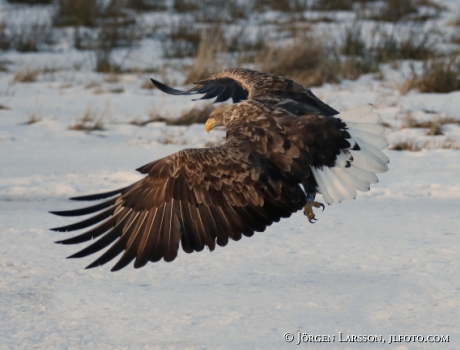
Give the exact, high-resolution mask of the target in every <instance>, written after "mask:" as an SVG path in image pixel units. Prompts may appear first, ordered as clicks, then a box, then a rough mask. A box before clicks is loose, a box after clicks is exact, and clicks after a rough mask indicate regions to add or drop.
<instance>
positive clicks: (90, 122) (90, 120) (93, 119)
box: [68, 105, 108, 133]
mask: <svg viewBox="0 0 460 350" xmlns="http://www.w3.org/2000/svg"><path fill="white" fill-rule="evenodd" d="M107 116H108V105H106V106H105V108H104V110H103V111H102V112H101V113H97V112H96V111H94V110H93V109H92V108H91V107H90V106H87V107H86V109H85V112H84V113H83V115H82V116H81V117H80V118H79V119H78V120H77V121H76V123H74V124H71V125H69V127H68V129H69V130H76V131H84V132H86V133H90V132H92V131H103V130H104V120H105V119H106V117H107Z"/></svg>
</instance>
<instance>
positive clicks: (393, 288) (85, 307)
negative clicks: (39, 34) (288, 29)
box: [0, 0, 460, 350]
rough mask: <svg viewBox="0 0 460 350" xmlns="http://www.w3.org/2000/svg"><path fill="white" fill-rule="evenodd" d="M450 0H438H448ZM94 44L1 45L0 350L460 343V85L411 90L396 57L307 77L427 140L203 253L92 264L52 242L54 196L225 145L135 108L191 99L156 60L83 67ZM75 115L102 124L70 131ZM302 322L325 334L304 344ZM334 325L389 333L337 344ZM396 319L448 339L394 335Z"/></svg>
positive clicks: (395, 135)
mask: <svg viewBox="0 0 460 350" xmlns="http://www.w3.org/2000/svg"><path fill="white" fill-rule="evenodd" d="M3 3H4V2H1V1H0V5H1V4H3ZM457 3H458V1H454V0H452V1H448V2H447V1H446V4H449V6H451V7H452V8H453V9H454V10H455V6H457ZM157 44H158V43H156V44H155V43H154V42H152V41H151V40H150V41H148V40H147V41H146V42H144V43H143V45H142V46H141V49H139V51H138V52H137V53H138V54H142V55H141V58H139V60H141V61H142V60H147V58H148V57H153V58H155V60H156V59H157V58H158V50H157V49H158V45H157ZM87 55H88V53H80V52H77V51H75V50H72V49H69V50H67V51H66V50H64V51H62V52H58V53H49V52H48V53H31V54H19V53H16V52H7V53H5V54H3V55H2V58H4V59H6V60H9V61H10V62H12V63H10V64H9V68H10V72H6V73H1V75H0V349H30V348H34V349H35V348H37V349H293V348H297V347H308V348H311V349H376V348H385V349H386V348H388V349H397V350H405V349H459V348H460V321H459V319H460V280H459V278H458V275H459V272H460V258H459V252H460V230H459V227H460V214H459V212H460V182H459V179H460V176H459V174H460V151H459V149H460V125H459V122H458V121H459V120H460V114H459V110H460V92H459V91H457V92H452V93H449V94H420V93H418V92H415V91H412V92H409V93H408V94H406V95H403V94H402V93H401V89H400V85H401V84H402V83H403V81H404V79H405V78H407V74H408V72H409V66H408V65H407V64H406V63H403V64H401V66H399V67H398V68H391V67H384V69H383V75H384V79H383V80H376V79H375V78H373V77H372V76H363V77H361V78H360V79H358V80H356V81H343V82H342V83H340V84H338V85H325V86H323V87H321V88H316V89H313V91H314V92H315V94H316V95H318V97H320V98H321V99H323V100H324V101H325V102H327V103H329V104H331V105H332V106H333V107H334V108H336V109H338V110H346V109H348V108H353V107H356V106H358V105H361V104H364V103H373V104H374V107H375V109H376V111H377V112H379V113H380V115H381V116H382V120H383V122H384V125H385V126H386V130H387V131H386V134H387V136H388V139H389V141H390V144H391V146H392V147H394V146H395V145H397V144H401V143H404V142H410V143H411V144H412V145H416V146H417V147H416V148H417V149H422V150H421V151H418V152H408V151H402V152H399V151H390V150H389V151H385V152H386V153H387V154H388V156H389V157H390V164H389V166H390V171H389V172H388V173H385V174H382V175H381V176H379V178H380V182H379V183H378V184H376V185H374V186H372V189H371V191H370V192H368V193H360V194H359V195H358V198H357V199H356V200H354V201H345V202H343V203H341V204H334V205H332V206H330V207H327V208H326V210H325V211H324V212H322V213H321V212H320V213H318V215H317V217H318V218H319V220H318V222H317V223H316V224H314V225H312V224H309V223H308V221H307V219H306V218H305V217H304V216H303V215H302V213H297V214H296V215H294V216H293V217H291V218H290V219H287V220H283V221H281V222H280V223H278V224H274V225H273V226H271V227H270V228H269V229H267V230H266V231H265V232H263V233H257V234H255V235H254V237H252V238H246V237H243V239H242V240H241V241H239V242H230V243H229V244H228V246H227V247H225V248H220V247H217V248H216V250H215V251H214V252H213V253H209V251H203V252H201V253H194V254H191V255H187V254H185V253H183V252H180V253H179V256H178V258H177V259H176V260H175V261H174V262H173V263H164V262H160V263H156V264H148V265H147V266H146V267H144V268H142V269H139V270H134V269H133V268H131V267H127V268H125V269H123V270H121V271H119V272H116V273H111V272H109V270H110V266H111V265H110V264H108V265H106V266H103V267H100V268H96V269H92V270H84V267H85V266H87V265H88V264H89V263H90V262H92V261H93V260H92V258H93V257H91V258H85V259H83V260H80V259H77V260H66V259H65V257H66V256H69V255H71V254H72V253H74V252H76V251H77V250H78V249H80V248H82V247H83V246H82V245H79V246H78V247H76V246H60V245H57V244H54V243H53V242H54V241H57V240H60V239H62V238H67V237H69V236H70V235H68V234H66V233H57V232H51V231H49V230H48V228H50V227H56V226H61V225H64V224H67V223H70V222H71V221H72V220H70V219H66V218H61V217H57V216H53V215H51V214H48V211H50V210H65V209H71V208H77V207H80V206H82V203H76V202H72V201H68V200H67V198H68V197H72V196H75V195H79V194H85V193H95V192H99V191H101V192H102V191H108V190H111V189H117V188H120V187H122V186H125V185H128V184H130V183H132V182H133V181H135V180H137V179H139V178H140V175H139V174H137V173H136V172H135V171H134V170H133V169H135V168H137V167H139V166H141V165H143V164H146V163H148V162H150V161H152V160H154V159H157V158H160V157H163V156H166V155H168V154H171V153H173V152H176V151H178V150H180V149H182V148H185V147H204V146H205V145H207V144H208V145H209V144H215V143H219V142H221V141H222V138H223V133H222V132H219V131H216V132H215V131H213V132H211V133H210V134H207V133H206V132H205V131H204V128H203V125H192V126H167V125H165V124H164V123H149V124H147V125H146V126H144V127H139V126H136V125H133V124H130V122H133V121H145V120H147V119H148V118H149V117H151V116H152V115H161V116H165V117H177V116H179V115H180V114H181V113H182V112H183V111H186V110H188V109H190V108H191V107H192V106H196V105H197V103H196V102H195V103H194V102H191V101H190V98H189V97H172V96H165V95H163V94H161V93H160V92H159V91H158V90H148V89H142V88H141V85H143V83H144V82H145V81H146V80H147V79H148V77H149V76H150V75H149V74H145V73H139V74H122V75H119V76H118V77H117V78H116V79H112V77H110V76H106V75H102V74H96V73H93V72H91V71H90V69H88V67H86V66H85V65H83V68H82V69H81V70H78V69H77V70H75V69H74V68H73V66H74V65H75V64H77V65H78V64H79V63H81V62H85V60H86V59H87ZM51 66H55V67H59V69H58V70H57V71H52V72H42V73H40V74H39V76H38V79H37V81H36V82H33V83H17V82H14V81H13V80H14V77H13V76H14V72H15V71H18V70H21V69H24V67H39V68H40V69H43V68H46V67H48V68H49V67H51ZM151 76H152V77H154V78H157V79H160V80H161V76H159V74H151ZM177 76H178V77H179V79H178V81H181V79H183V76H182V75H181V74H180V73H178V74H177ZM176 78H177V77H176V76H175V77H173V79H176ZM202 105H203V104H202ZM85 113H87V114H88V115H90V116H91V117H92V118H93V121H92V122H96V121H98V122H100V125H101V126H102V129H103V130H94V131H92V132H91V133H85V132H82V131H75V130H70V129H69V126H70V127H72V126H73V125H75V124H77V123H79V122H81V120H82V116H83V115H85ZM435 118H446V119H447V118H450V119H449V120H450V122H449V123H445V124H442V125H440V128H441V131H442V134H443V135H437V136H427V135H426V134H427V131H428V129H426V128H423V127H422V128H421V127H407V126H408V125H407V123H408V122H411V121H412V122H414V121H415V122H417V123H419V124H420V123H423V122H424V121H427V120H433V119H435ZM92 122H90V124H91V123H92ZM319 199H320V200H321V196H319ZM83 205H84V204H83ZM286 332H291V333H293V334H294V336H295V339H294V341H293V342H292V343H287V342H285V340H284V339H283V335H284V334H285V333H286ZM298 332H305V333H308V334H310V335H331V336H335V342H333V343H308V344H306V343H302V344H300V345H299V346H296V343H297V342H298V339H297V333H298ZM339 332H342V333H343V335H342V337H343V338H346V336H347V335H376V336H380V335H381V336H383V339H385V341H386V342H385V344H381V343H375V344H374V343H369V342H368V343H365V344H358V343H348V342H339ZM390 335H422V336H425V337H426V336H428V335H447V336H449V342H448V343H419V342H415V343H414V342H411V343H406V342H399V343H393V344H389V342H390V337H389V336H390Z"/></svg>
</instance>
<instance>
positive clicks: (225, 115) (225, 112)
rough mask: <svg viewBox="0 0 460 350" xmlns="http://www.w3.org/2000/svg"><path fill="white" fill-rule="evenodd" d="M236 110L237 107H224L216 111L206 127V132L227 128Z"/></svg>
mask: <svg viewBox="0 0 460 350" xmlns="http://www.w3.org/2000/svg"><path fill="white" fill-rule="evenodd" d="M235 108H236V105H222V106H219V107H217V108H216V109H214V110H213V111H212V112H211V115H210V116H209V118H208V120H207V121H206V124H205V125H204V128H205V129H206V131H207V132H209V131H211V130H212V129H214V128H215V127H216V126H226V125H227V124H228V123H229V122H230V120H231V117H232V112H233V110H234V109H235Z"/></svg>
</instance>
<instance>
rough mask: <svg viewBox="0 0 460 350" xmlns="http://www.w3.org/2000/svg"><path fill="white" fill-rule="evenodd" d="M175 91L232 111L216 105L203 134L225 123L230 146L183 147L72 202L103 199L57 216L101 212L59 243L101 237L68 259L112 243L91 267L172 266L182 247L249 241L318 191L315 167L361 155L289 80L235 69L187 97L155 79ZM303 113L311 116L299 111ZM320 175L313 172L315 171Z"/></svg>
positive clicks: (327, 110)
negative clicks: (121, 183) (120, 182)
mask: <svg viewBox="0 0 460 350" xmlns="http://www.w3.org/2000/svg"><path fill="white" fill-rule="evenodd" d="M154 83H155V85H157V86H158V87H159V88H160V89H161V90H163V91H165V92H168V93H172V94H192V93H204V94H205V97H206V96H207V97H217V100H218V101H223V100H226V99H228V98H231V97H232V98H233V100H234V101H235V102H239V101H241V100H243V101H242V102H239V103H238V104H234V105H224V106H220V107H218V108H216V109H215V110H214V111H213V113H212V114H211V117H210V119H209V120H208V122H207V123H206V126H207V128H208V129H211V128H212V127H215V126H224V127H225V129H226V130H227V136H226V139H227V142H226V143H225V144H223V145H221V146H216V147H211V148H203V149H185V150H182V151H180V152H177V153H175V154H172V155H170V156H168V157H165V158H162V159H159V160H156V161H154V162H152V163H149V164H147V165H145V166H143V167H141V168H139V169H138V170H139V171H140V172H141V173H143V174H146V177H145V178H144V179H142V180H140V181H138V182H136V183H134V184H133V185H131V186H129V187H126V188H123V189H120V190H118V191H112V192H108V193H103V194H97V195H90V196H83V197H77V198H73V199H75V200H97V199H104V198H109V199H108V200H106V201H104V202H102V203H100V204H97V205H94V206H91V207H88V208H83V209H78V210H72V211H61V212H54V214H57V215H61V216H79V215H85V214H91V213H97V212H99V213H98V214H96V215H95V216H93V217H92V218H90V219H86V220H84V221H81V222H79V223H76V224H73V225H69V226H64V227H59V228H55V229H53V230H55V231H64V232H65V231H73V230H78V229H83V228H87V227H90V226H92V225H96V224H97V225H96V226H95V227H93V228H91V229H89V230H88V231H86V232H84V233H82V234H80V235H78V236H75V237H72V238H70V239H66V240H63V241H59V242H58V243H62V244H75V243H81V242H85V241H89V240H92V239H96V238H97V240H96V241H95V242H94V243H92V244H91V245H89V246H88V247H86V248H85V249H83V250H81V251H80V252H78V253H76V254H74V255H72V256H71V258H76V257H84V256H87V255H89V254H93V253H95V252H98V251H100V250H101V249H103V248H105V247H107V246H110V248H109V249H108V250H107V251H106V252H105V253H103V254H102V255H101V256H100V257H99V258H98V259H97V260H96V261H94V262H93V263H92V264H90V265H89V266H88V268H91V267H95V266H99V265H103V264H105V263H107V262H108V261H110V260H112V259H114V258H115V257H116V256H118V255H119V254H120V253H123V255H122V256H121V258H120V259H119V260H118V262H117V263H116V264H115V266H114V267H113V268H112V270H113V271H115V270H119V269H121V268H123V267H125V266H126V265H128V264H129V263H130V262H132V261H133V260H134V267H136V268H138V267H142V266H144V265H145V264H146V263H147V262H148V261H152V262H156V261H159V260H161V259H164V260H165V261H173V260H174V259H175V258H176V256H177V254H178V250H179V245H181V246H182V249H183V250H184V251H185V252H187V253H191V252H193V251H201V250H203V248H204V247H205V246H207V247H208V248H209V250H211V251H212V250H214V248H215V245H216V243H217V244H218V245H220V246H225V245H226V244H227V243H228V239H229V238H230V239H233V240H239V239H240V238H241V237H242V235H245V236H252V235H253V233H254V232H255V231H259V232H261V231H264V230H265V228H266V227H267V226H268V225H271V224H272V223H273V222H278V221H279V220H280V219H281V218H286V217H289V216H290V215H291V214H292V213H294V212H296V211H298V210H300V209H302V208H303V207H304V206H305V205H306V203H307V195H306V193H305V192H304V190H303V189H302V187H301V186H300V184H302V185H303V187H304V189H305V191H306V192H307V194H308V195H310V196H311V195H313V197H314V194H315V193H317V192H318V184H317V182H316V180H315V177H314V176H312V171H313V170H314V169H319V170H321V168H322V167H334V166H335V162H336V160H337V156H338V155H340V154H341V152H346V151H347V150H350V149H357V145H356V143H355V142H354V141H353V140H352V139H351V136H350V134H349V133H348V132H347V126H346V124H345V123H344V122H343V121H342V120H341V119H338V118H334V117H330V116H331V115H333V114H337V112H336V111H335V110H333V109H332V108H331V107H329V106H327V105H326V104H324V103H323V102H321V101H319V100H318V99H317V98H316V97H315V96H314V95H313V94H312V93H311V91H309V90H305V89H303V88H302V87H301V86H300V85H298V84H296V83H294V82H293V81H291V80H289V79H287V78H283V77H275V76H271V75H268V74H264V73H260V72H254V71H250V70H245V69H232V70H227V71H223V72H221V73H219V74H216V75H214V76H213V77H211V78H210V79H206V80H204V81H201V82H198V83H197V86H196V87H194V88H192V89H191V90H189V91H187V92H180V91H178V90H174V89H171V88H169V87H167V86H165V85H163V84H161V83H159V82H155V81H154ZM302 111H309V113H304V112H302ZM316 171H318V170H316Z"/></svg>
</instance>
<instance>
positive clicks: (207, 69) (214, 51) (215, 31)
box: [185, 26, 227, 84]
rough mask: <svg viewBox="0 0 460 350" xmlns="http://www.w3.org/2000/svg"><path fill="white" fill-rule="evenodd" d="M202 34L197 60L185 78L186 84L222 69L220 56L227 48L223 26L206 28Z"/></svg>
mask: <svg viewBox="0 0 460 350" xmlns="http://www.w3.org/2000/svg"><path fill="white" fill-rule="evenodd" d="M201 35H202V36H201V40H200V46H199V47H198V52H197V55H196V57H195V62H194V64H193V66H192V68H191V69H190V71H189V73H188V75H187V78H186V79H185V84H188V83H193V82H195V81H198V80H200V79H204V78H206V77H209V76H210V75H211V74H214V73H216V72H218V71H220V70H221V69H222V66H221V65H220V63H219V59H218V56H219V55H220V54H222V53H223V52H226V49H227V45H226V42H225V39H224V37H223V33H222V28H221V27H220V26H218V27H214V28H209V29H205V30H203V31H202V34H201Z"/></svg>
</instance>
